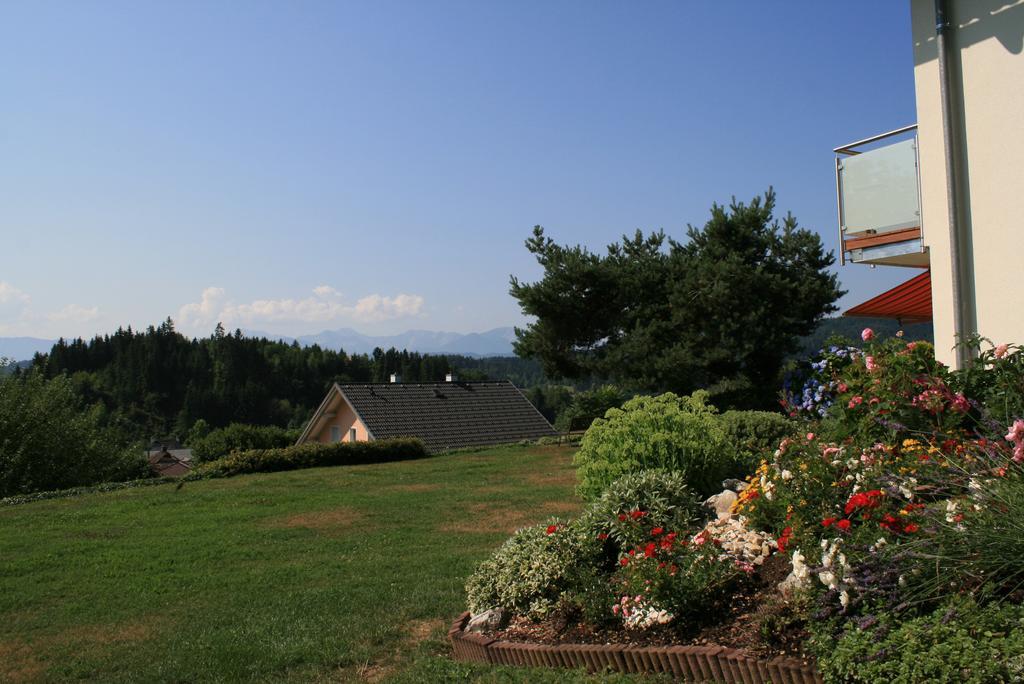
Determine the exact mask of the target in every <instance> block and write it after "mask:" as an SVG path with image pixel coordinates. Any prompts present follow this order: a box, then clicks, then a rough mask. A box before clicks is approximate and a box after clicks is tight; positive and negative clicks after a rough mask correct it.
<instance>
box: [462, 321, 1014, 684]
mask: <svg viewBox="0 0 1024 684" xmlns="http://www.w3.org/2000/svg"><path fill="white" fill-rule="evenodd" d="M873 337H874V336H873V333H872V332H871V331H870V330H865V331H864V334H863V340H862V341H863V342H864V343H865V344H864V347H863V348H855V347H851V346H849V345H839V344H837V345H834V346H832V347H829V348H828V349H826V350H825V351H824V352H823V353H822V355H821V356H820V357H819V358H818V359H816V360H814V361H813V363H812V364H811V365H810V366H809V371H810V372H809V374H808V377H807V378H806V380H805V381H803V383H802V384H801V385H798V386H802V388H803V389H802V390H801V392H800V393H799V395H797V396H795V397H786V398H785V400H784V406H785V407H786V409H787V412H789V413H790V415H791V417H792V418H793V419H795V420H796V423H795V427H796V428H797V430H796V431H795V433H794V434H792V435H790V436H787V437H785V438H783V439H781V441H779V442H778V443H777V446H776V447H775V448H774V449H771V450H768V451H766V452H765V453H762V455H761V459H760V464H759V465H757V467H756V469H755V472H753V473H752V474H750V475H749V476H748V477H746V479H745V481H743V482H740V481H736V480H729V481H727V482H725V483H723V486H725V490H724V491H722V492H721V493H720V494H717V495H715V496H712V497H711V498H710V499H708V500H707V501H706V502H705V510H703V511H702V510H701V508H700V507H699V506H698V505H696V497H695V495H694V493H693V490H692V489H691V487H697V488H698V489H704V490H705V491H704V493H705V494H706V493H707V491H706V486H707V485H706V482H707V481H708V475H709V474H713V473H720V472H722V470H721V469H722V467H723V466H722V464H735V463H742V462H743V460H742V459H737V458H736V455H735V453H723V452H722V450H723V447H722V446H721V435H722V434H723V433H722V432H721V431H716V429H715V426H714V422H715V421H716V420H718V417H717V413H716V412H715V411H714V410H713V408H710V407H706V406H704V405H703V403H702V401H700V400H699V398H697V399H684V400H683V401H682V402H681V404H678V405H680V406H681V408H679V409H676V408H675V407H676V406H677V403H676V402H677V400H678V398H676V397H674V396H669V395H666V398H663V399H662V400H661V402H660V403H658V402H647V403H646V404H645V403H642V402H639V403H637V406H636V408H637V410H650V407H651V406H656V407H657V408H658V410H659V411H660V413H659V414H658V415H679V418H678V419H676V418H673V421H674V422H676V423H678V424H680V425H684V426H687V425H689V423H694V422H695V421H694V420H691V419H690V418H688V417H687V415H686V413H687V412H693V413H694V414H696V415H697V416H698V418H699V421H701V424H702V425H704V426H706V429H707V432H708V434H714V440H716V441H715V445H716V446H715V448H714V449H711V450H708V449H704V450H703V451H701V452H700V454H701V456H700V459H699V461H688V462H687V463H688V467H687V468H686V469H682V470H678V469H675V468H673V467H672V466H671V464H672V463H675V462H677V461H678V460H679V459H680V458H684V459H685V454H686V452H687V450H689V449H691V447H690V446H689V444H691V443H692V437H688V438H687V439H688V440H690V441H689V442H685V443H683V442H679V441H678V440H674V438H669V437H666V436H664V435H662V434H661V433H656V434H653V435H651V436H650V437H649V439H651V440H652V443H651V444H648V445H642V447H643V448H642V449H640V448H636V447H633V446H632V444H635V443H636V442H638V441H642V440H643V439H644V437H643V433H642V432H637V431H630V432H629V433H628V434H629V439H628V440H626V441H623V440H622V438H621V436H617V437H616V438H617V439H618V440H619V441H618V443H620V444H625V445H626V448H627V449H633V452H632V454H631V453H624V454H623V456H622V460H620V461H618V462H613V461H614V460H615V458H616V455H615V454H616V450H615V449H614V448H606V445H603V444H601V443H599V441H598V440H599V439H600V437H601V434H602V432H603V433H604V434H608V435H616V434H618V435H621V434H623V431H622V430H619V431H618V433H616V430H612V429H608V427H611V426H608V427H602V426H601V425H600V424H599V425H598V427H599V430H598V431H596V432H595V433H594V434H593V435H591V436H590V438H589V441H588V440H585V443H587V444H590V445H591V447H592V449H591V453H593V454H598V455H599V457H600V458H599V459H597V460H592V461H590V463H591V467H590V468H589V469H588V471H587V472H586V473H585V475H586V478H587V479H586V487H584V489H583V491H590V489H588V488H592V487H593V483H594V482H596V481H598V480H599V479H600V478H601V477H605V476H603V475H601V474H600V473H601V472H602V471H600V470H597V469H601V468H607V470H606V471H605V472H608V473H622V472H625V473H626V474H625V475H624V476H623V477H621V478H620V479H618V480H615V481H614V482H613V483H612V484H611V486H610V487H608V488H607V489H606V490H605V491H604V492H603V493H602V494H601V495H600V497H599V498H596V499H595V500H593V501H592V502H591V504H590V506H589V507H588V508H587V509H586V510H585V511H584V513H583V514H582V515H581V516H580V517H578V518H576V519H573V520H551V521H549V523H547V524H546V525H543V526H539V527H536V528H529V529H527V530H521V531H520V532H518V533H517V534H516V535H515V536H514V537H513V538H512V539H510V540H509V541H508V542H506V544H505V545H504V546H503V547H502V548H501V549H499V550H498V552H497V553H496V554H495V556H494V557H493V558H492V559H491V560H489V561H486V562H485V563H484V564H482V565H481V566H480V568H479V569H478V570H477V572H476V573H475V574H474V576H473V577H472V578H471V579H470V582H469V584H468V586H467V589H468V592H469V604H470V608H471V610H473V611H474V612H476V613H481V612H483V611H486V610H488V609H501V610H502V611H504V612H505V614H506V617H511V618H513V619H512V622H511V624H510V625H509V626H508V627H506V628H504V629H496V628H491V630H490V631H489V632H488V633H487V636H479V637H474V639H475V640H476V641H474V642H473V643H477V642H479V643H482V641H480V640H484V641H486V640H488V639H494V640H495V641H493V642H491V643H499V644H500V643H507V642H508V643H513V642H515V641H518V640H520V639H526V640H529V641H532V642H542V643H539V644H538V643H535V644H534V645H535V646H537V647H540V646H544V647H545V648H555V649H558V648H562V647H566V648H569V647H570V646H569V645H568V644H566V643H565V642H567V641H570V640H575V641H577V642H579V641H595V642H600V643H599V644H593V645H590V646H588V648H590V647H593V648H598V647H600V648H611V647H613V646H614V648H615V649H618V648H620V647H621V649H624V650H625V651H627V652H632V651H630V649H654V651H652V653H653V652H657V653H659V654H661V653H662V651H664V649H672V648H701V647H705V643H706V644H707V645H709V646H714V647H718V648H723V647H727V648H730V649H733V648H737V649H739V650H740V652H742V654H743V656H742V657H744V658H755V659H756V658H757V657H760V658H762V659H763V660H764V662H768V661H769V660H770V659H772V658H773V657H791V656H793V655H794V654H797V655H800V656H802V657H805V659H806V660H807V662H810V661H812V660H813V657H816V658H817V662H818V666H819V668H820V670H821V674H822V677H823V678H824V679H825V680H826V681H830V682H832V681H834V682H847V681H854V682H855V681H863V682H870V681H879V680H880V679H885V680H887V681H905V682H914V681H923V680H929V681H943V680H950V681H954V680H955V681H976V682H986V681H1004V680H1010V679H1013V678H1014V677H1017V678H1024V607H1022V605H1021V604H1022V602H1024V566H1022V565H1021V563H1020V562H1019V559H1020V557H1021V556H1022V555H1024V465H1022V462H1024V354H1022V353H1021V352H1020V350H1019V349H1017V348H1016V347H1011V346H1008V345H999V346H993V347H991V348H989V349H987V350H985V351H981V350H980V349H979V350H978V351H979V353H978V355H977V358H976V360H975V361H974V362H973V363H972V364H970V365H969V366H968V367H967V368H965V369H963V370H961V371H957V372H951V371H949V370H948V369H947V368H945V367H944V366H942V365H941V364H939V363H937V362H936V361H935V359H934V355H933V353H932V349H931V347H930V345H928V344H926V343H921V342H905V341H903V340H902V339H899V338H896V339H893V340H890V341H887V342H884V343H879V342H877V341H875V340H874V339H873ZM974 344H976V345H978V346H979V347H980V340H975V341H974ZM665 402H670V403H671V406H672V409H671V410H672V411H677V410H678V411H682V415H680V414H678V413H674V414H670V413H669V412H668V411H666V410H665V409H664V408H662V404H664V403H665ZM616 416H619V414H616ZM625 418H628V420H625V419H623V420H622V422H621V425H623V426H627V427H628V425H630V424H640V423H642V422H643V421H642V416H641V417H640V418H637V417H634V416H626V417H625ZM663 422H664V421H663ZM673 440H674V441H673ZM663 445H667V446H663ZM665 449H674V450H675V451H671V452H669V451H665ZM680 449H681V450H682V451H680ZM638 453H639V454H644V456H643V458H637V457H636V456H635V454H638ZM660 454H669V455H668V456H664V457H663V456H661V455H660ZM680 454H681V455H680ZM659 460H660V462H661V463H667V464H669V465H668V470H665V469H662V470H640V471H636V470H634V468H637V467H640V466H641V465H642V466H645V467H646V466H647V464H649V463H651V462H656V461H659ZM605 464H607V465H605ZM695 464H696V465H695ZM729 467H731V466H729ZM695 468H696V469H695ZM708 509H711V510H710V511H709V510H708ZM780 568H782V570H781V572H780V571H779V569H780ZM940 633H943V634H945V635H946V636H944V637H943V638H942V639H939V638H937V637H935V636H933V635H936V634H940ZM897 634H899V635H900V636H899V638H897V637H896V636H894V635H897ZM954 643H955V644H957V649H958V650H957V651H956V653H952V652H950V646H949V644H954ZM576 647H577V645H576V644H574V645H572V646H571V648H576ZM503 648H505V647H501V648H499V649H498V652H502V649H503ZM659 649H661V650H659ZM613 650H614V649H613ZM680 653H682V652H680ZM487 657H495V656H487ZM602 657H605V656H602ZM610 657H611V656H607V657H606V660H607V661H608V662H609V663H611V662H612V661H611V660H608V658H610ZM616 657H617V656H616ZM650 657H651V658H653V656H650ZM658 657H659V658H660V657H662V656H661V655H659V656H658ZM665 657H666V658H667V656H665ZM641 660H642V658H641ZM615 662H616V663H618V662H619V661H618V660H616V661H615ZM651 662H654V660H651ZM666 662H668V661H666ZM615 669H620V668H619V667H616V668H615ZM626 671H634V670H626ZM663 671H666V672H668V671H672V672H674V673H676V671H675V670H667V669H666V670H663ZM738 671H739V670H737V672H738ZM735 681H744V680H735Z"/></svg>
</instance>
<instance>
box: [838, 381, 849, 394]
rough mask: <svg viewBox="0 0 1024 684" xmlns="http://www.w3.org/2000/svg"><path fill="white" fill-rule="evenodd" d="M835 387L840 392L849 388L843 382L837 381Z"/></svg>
mask: <svg viewBox="0 0 1024 684" xmlns="http://www.w3.org/2000/svg"><path fill="white" fill-rule="evenodd" d="M836 389H838V390H839V392H840V393H842V392H845V391H846V390H848V389H850V388H849V387H848V386H847V385H846V383H845V382H841V383H839V387H837V388H836Z"/></svg>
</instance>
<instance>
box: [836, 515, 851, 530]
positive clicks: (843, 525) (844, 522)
mask: <svg viewBox="0 0 1024 684" xmlns="http://www.w3.org/2000/svg"><path fill="white" fill-rule="evenodd" d="M836 527H838V528H839V529H841V530H842V531H843V532H846V531H847V530H848V529H850V521H849V520H847V519H846V518H843V519H842V520H840V521H839V522H837V523H836Z"/></svg>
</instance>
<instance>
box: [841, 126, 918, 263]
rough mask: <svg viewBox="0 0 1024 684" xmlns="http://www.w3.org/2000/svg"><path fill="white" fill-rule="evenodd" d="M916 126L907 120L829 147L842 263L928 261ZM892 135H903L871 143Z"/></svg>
mask: <svg viewBox="0 0 1024 684" xmlns="http://www.w3.org/2000/svg"><path fill="white" fill-rule="evenodd" d="M916 129H917V126H916V125H914V126H906V127H904V128H900V129H897V130H895V131H890V132H888V133H883V134H882V135H876V136H873V137H871V138H867V139H865V140H858V141H857V142H854V143H850V144H849V145H844V146H843V147H837V148H836V149H835V150H834V151H835V153H836V155H837V156H836V194H837V196H838V203H839V234H840V241H841V243H842V256H841V261H842V263H846V262H847V261H852V262H854V263H868V264H887V265H894V266H927V265H928V254H927V251H926V249H925V247H924V243H923V240H922V238H923V235H922V226H921V195H920V179H919V175H918V155H917V135H916V134H915V133H913V132H914V131H916ZM908 135H909V136H910V137H906V136H908ZM897 136H904V139H902V140H899V141H898V142H890V143H887V144H883V145H876V144H875V143H878V142H879V141H882V140H887V139H889V138H894V137H897Z"/></svg>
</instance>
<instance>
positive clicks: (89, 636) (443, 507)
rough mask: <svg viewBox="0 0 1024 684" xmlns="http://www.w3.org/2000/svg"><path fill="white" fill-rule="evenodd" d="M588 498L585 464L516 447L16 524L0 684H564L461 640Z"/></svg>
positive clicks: (22, 516)
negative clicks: (515, 562) (508, 544)
mask: <svg viewBox="0 0 1024 684" xmlns="http://www.w3.org/2000/svg"><path fill="white" fill-rule="evenodd" d="M573 485H574V476H573V471H572V466H571V451H570V450H568V449H566V448H563V447H502V448H495V449H490V450H485V451H479V452H464V453H455V454H447V455H442V456H437V457H434V458H430V459H425V460H421V461H408V462H402V463H389V464H380V465H367V466H352V467H339V468H320V469H313V470H304V471H297V472H291V473H276V474H268V475H250V476H243V477H236V478H233V479H228V480H214V481H206V482H193V483H188V484H186V485H184V486H183V487H181V488H180V489H176V488H175V486H174V485H169V486H160V487H147V488H142V489H134V490H122V491H118V492H111V493H106V494H91V495H85V496H81V497H77V498H71V499H61V500H53V501H43V502H36V503H30V504H23V505H19V506H12V507H7V508H2V509H0V681H34V680H54V679H59V680H63V679H79V678H89V679H95V680H101V681H180V682H184V681H211V680H214V681H237V680H260V681H266V680H271V681H352V680H368V681H383V680H387V681H391V680H397V681H408V682H418V681H467V680H474V679H475V680H478V681H564V680H565V679H566V677H567V675H568V674H569V673H564V672H562V673H555V672H551V673H547V672H541V671H515V670H501V671H490V670H488V669H486V668H480V667H468V666H465V665H460V664H455V663H452V662H450V661H449V660H448V659H447V654H448V647H447V643H446V642H445V633H446V631H447V627H448V625H449V624H450V622H451V620H452V619H453V618H454V617H455V616H456V615H457V614H458V613H459V612H461V611H462V610H463V603H464V597H463V584H464V582H465V579H466V577H467V576H468V574H469V573H470V572H471V571H472V569H473V567H474V565H475V563H476V562H477V561H479V560H480V559H481V558H483V557H484V556H485V555H486V554H487V553H489V552H490V550H492V549H493V548H494V547H496V546H497V545H498V544H500V543H501V542H502V541H503V540H504V539H505V538H506V537H507V535H508V533H509V532H510V531H512V530H513V529H515V528H516V527H519V526H522V525H525V524H529V523H534V522H539V521H542V520H544V519H546V518H547V517H549V516H551V515H566V514H571V513H573V512H574V511H576V510H577V509H578V508H579V506H580V503H579V501H578V500H577V498H576V497H575V496H574V495H573V491H572V489H573ZM580 677H581V678H582V676H580Z"/></svg>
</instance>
